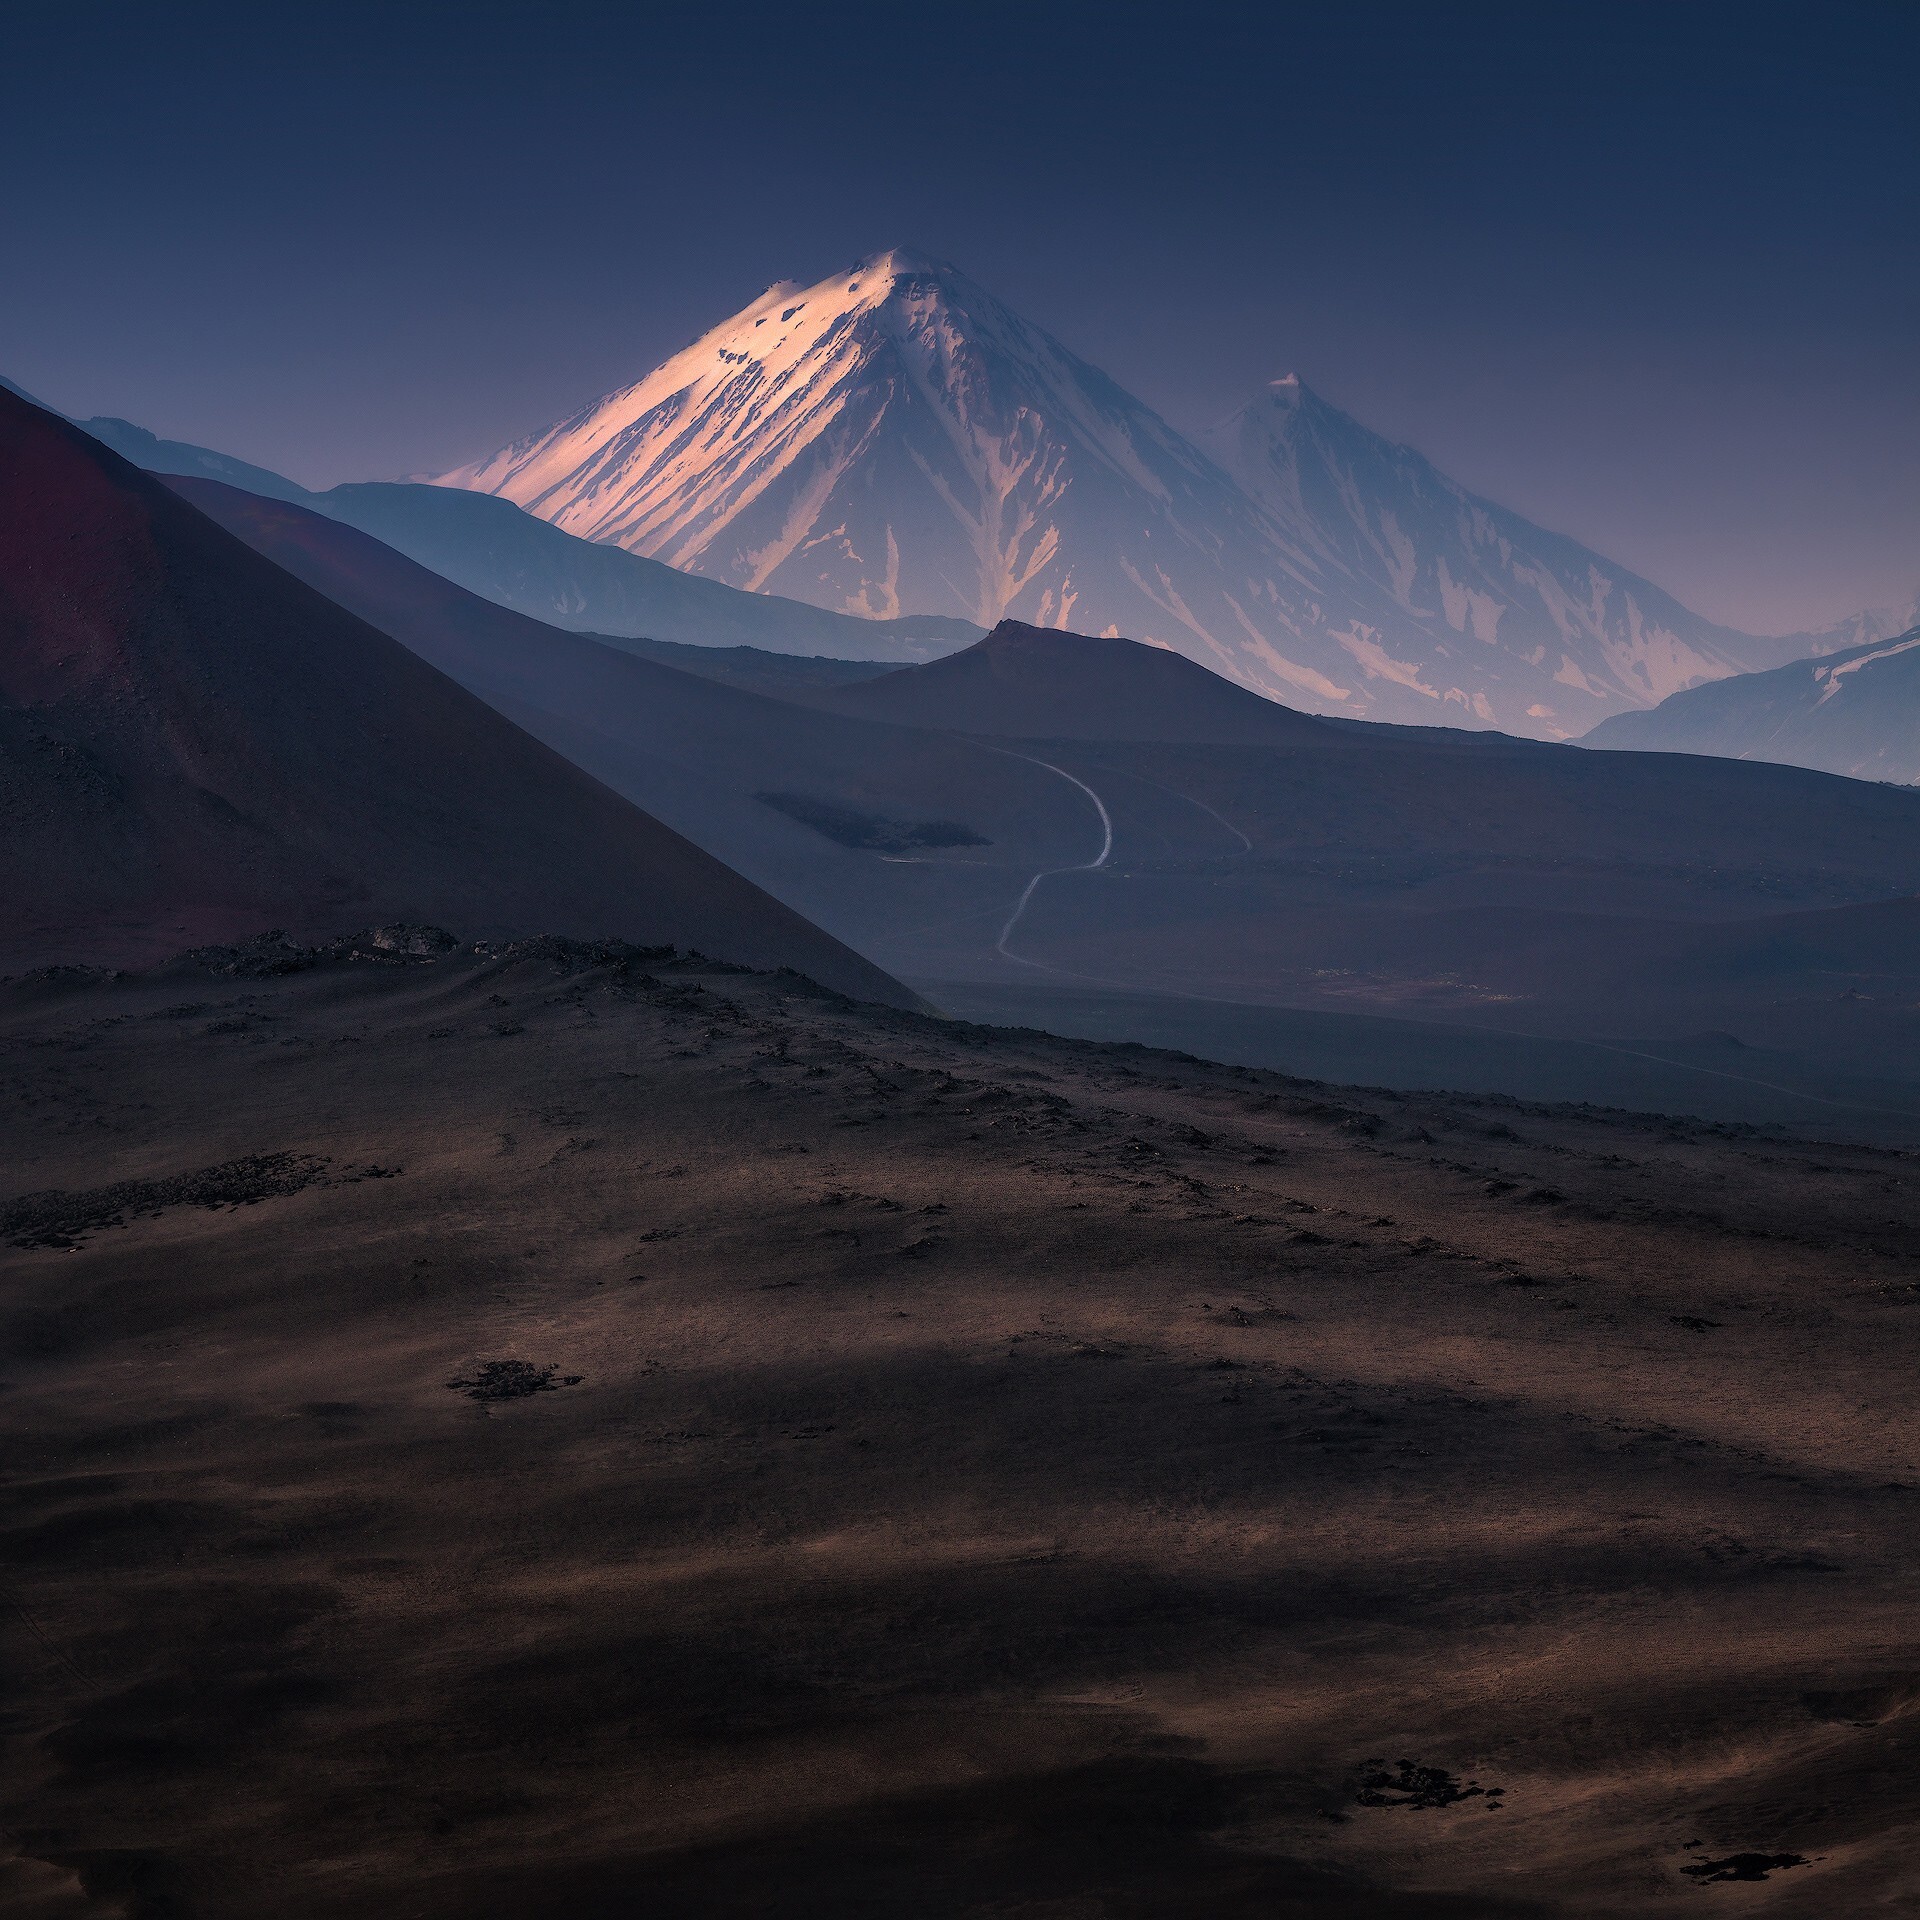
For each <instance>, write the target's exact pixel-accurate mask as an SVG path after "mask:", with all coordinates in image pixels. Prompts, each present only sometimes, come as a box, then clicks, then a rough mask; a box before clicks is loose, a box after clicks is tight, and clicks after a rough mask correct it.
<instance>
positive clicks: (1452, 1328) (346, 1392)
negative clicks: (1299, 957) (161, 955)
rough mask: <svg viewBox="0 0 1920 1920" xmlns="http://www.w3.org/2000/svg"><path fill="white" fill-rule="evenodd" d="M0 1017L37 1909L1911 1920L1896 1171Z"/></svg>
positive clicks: (568, 1004)
mask: <svg viewBox="0 0 1920 1920" xmlns="http://www.w3.org/2000/svg"><path fill="white" fill-rule="evenodd" d="M0 1044H3V1045H4V1048H5V1059H6V1070H5V1093H6V1100H5V1106H4V1111H0V1138H3V1139H4V1142H5V1159H4V1164H5V1166H6V1167H7V1169H8V1173H7V1179H8V1187H7V1195H8V1198H7V1200H6V1201H4V1202H0V1228H3V1229H4V1232H3V1233H0V1239H4V1241H5V1242H6V1243H7V1244H6V1245H5V1246H4V1249H3V1250H0V1304H3V1307H4V1315H5V1324H4V1340H5V1348H4V1351H5V1353H6V1356H7V1357H6V1362H5V1391H4V1393H0V1435H3V1438H0V1451H3V1453H4V1458H5V1461H6V1463H7V1465H6V1478H7V1483H8V1486H7V1505H6V1510H5V1516H4V1530H5V1531H4V1540H5V1553H4V1566H5V1580H6V1591H5V1595H4V1598H5V1602H6V1605H5V1608H4V1611H0V1621H4V1631H5V1632H6V1634H7V1636H8V1638H9V1641H10V1649H9V1652H8V1655H7V1668H8V1671H9V1672H10V1673H11V1674H12V1675H14V1676H15V1685H14V1688H13V1698H12V1700H11V1702H10V1705H9V1712H8V1715H7V1718H6V1721H5V1725H4V1731H5V1734H6V1737H7V1739H8V1742H9V1759H8V1764H7V1768H6V1778H7V1781H8V1786H7V1788H6V1805H5V1808H4V1813H3V1814H0V1826H3V1827H4V1831H5V1833H6V1835H7V1840H8V1846H9V1847H10V1849H11V1853H10V1856H9V1857H8V1858H7V1859H6V1860H5V1862H4V1864H0V1911H5V1912H6V1913H8V1914H19V1915H25V1916H33V1917H34V1920H80V1917H82V1916H84V1917H86V1920H92V1917H93V1916H126V1917H127V1920H142V1917H145V1920H154V1917H157V1916H163V1915H165V1916H204V1917H205V1920H255V1917H256V1916H259V1915H261V1914H263V1913H272V1914H274V1915H275V1916H276V1917H277V1920H322V1917H325V1920H332V1917H333V1916H360V1915H371V1914H377V1915H381V1916H393V1917H394V1920H466V1917H467V1916H474V1915H480V1914H500V1915H512V1916H515V1920H520V1917H521V1916H527V1917H529V1920H538V1916H542V1915H553V1916H561V1915H565V1916H567V1920H592V1917H593V1916H600V1915H606V1916H615V1915H619V1916H626V1915H630V1914H645V1915H647V1916H649V1920H665V1917H669V1916H680V1915H686V1916H694V1915H710V1914H726V1915H758V1916H766V1917H767V1920H800V1917H801V1916H816V1915H817V1916H834V1917H835V1920H843V1917H845V1916H873V1917H874V1920H881V1917H883V1916H884V1917H886V1920H893V1917H894V1916H903V1915H909V1914H911V1915H916V1916H929V1917H930V1920H943V1917H949V1916H950V1917H952V1920H959V1916H975V1917H982V1920H983V1917H984V1916H988V1915H992V1916H996V1920H1007V1917H1010V1916H1026V1917H1028V1920H1100V1917H1102V1916H1112V1917H1113V1920H1147V1917H1149V1916H1153V1917H1156V1920H1157V1917H1159V1916H1169V1917H1171V1916H1185V1915H1207V1916H1211V1917H1216V1920H1217V1917H1231V1916H1240V1915H1245V1916H1255V1915H1257V1916H1260V1920H1323V1917H1324V1920H1332V1916H1336V1915H1337V1916H1353V1915H1366V1916H1374V1915H1379V1916H1387V1917H1389V1920H1391V1917H1393V1916H1403V1917H1405V1920H1416V1917H1418V1920H1441V1917H1442V1916H1445V1917H1446V1920H1500V1917H1501V1916H1514V1917H1515V1920H1519V1917H1520V1916H1541V1917H1543V1920H1544V1917H1546V1916H1573V1915H1612V1916H1639V1915H1661V1914H1667V1913H1675V1914H1694V1913H1699V1912H1702V1911H1705V1910H1707V1909H1709V1908H1711V1909H1714V1910H1720V1909H1724V1910H1726V1911H1729V1912H1739V1913H1765V1914H1768V1915H1777V1916H1806V1917H1807V1920H1812V1917H1813V1916H1830V1915H1835V1914H1843V1913H1844V1914H1855V1913H1867V1912H1874V1913H1887V1914H1895V1913H1913V1912H1920V1845H1916V1832H1917V1831H1920V1770H1917V1769H1916V1765H1915V1762H1916V1759H1917V1758H1920V1644H1917V1643H1916V1629H1915V1621H1914V1610H1913V1582H1914V1576H1915V1572H1916V1569H1917V1568H1920V1460H1917V1459H1916V1438H1915V1433H1914V1428H1913V1421H1912V1403H1913V1402H1912V1381H1913V1377H1914V1365H1915V1360H1916V1358H1917V1357H1920V1234H1916V1231H1915V1228H1916V1222H1917V1218H1920V1186H1917V1185H1916V1177H1915V1166H1916V1163H1915V1160H1914V1159H1913V1157H1912V1156H1911V1155H1909V1154H1906V1153H1903V1152H1899V1151H1895V1150H1891V1149H1887V1148H1874V1147H1848V1146H1839V1145H1808V1144H1800V1143H1796V1142H1794V1141H1791V1140H1786V1139H1783V1138H1781V1137H1778V1136H1768V1135H1766V1134H1762V1133H1759V1132H1756V1131H1754V1130H1752V1129H1749V1128H1744V1127H1741V1126H1738V1125H1732V1124H1727V1125H1705V1124H1697V1123H1677V1122H1670V1121H1663V1120H1656V1119H1646V1118H1633V1117H1630V1116H1627V1115H1624V1114H1621V1113H1616V1112H1608V1111H1602V1110H1593V1109H1584V1110H1583V1109H1576V1108H1569V1107H1547V1106H1532V1105H1521V1104H1517V1103H1515V1102H1513V1101H1511V1100H1502V1099H1498V1098H1492V1097H1476V1096H1468V1095H1440V1094H1426V1095H1394V1094H1379V1093H1367V1094H1360V1093H1355V1092H1353V1091H1351V1090H1347V1091H1342V1090H1338V1089H1333V1088H1329V1087H1326V1086H1322V1085H1317V1084H1312V1083H1308V1082H1304V1081H1301V1080H1292V1079H1288V1078H1285V1077H1283V1076H1281V1075H1279V1074H1277V1073H1273V1072H1268V1071H1259V1070H1254V1069H1250V1068H1239V1067H1227V1066H1216V1065H1211V1064H1207V1063H1204V1062H1200V1061H1195V1060H1192V1059H1187V1058H1183V1057H1181V1056H1177V1055H1171V1054H1156V1053H1152V1052H1149V1051H1146V1050H1144V1049H1141V1048H1138V1047H1126V1046H1116V1045H1102V1044H1095V1043H1091V1042H1085V1041H1075V1040H1065V1039H1054V1038H1050V1037H1048V1036H1046V1035H1043V1034H1034V1033H1009V1032H1006V1031H995V1030H992V1029H985V1028H976V1027H969V1026H966V1025H963V1024H959V1023H956V1022H948V1021H941V1020H936V1019H933V1018H929V1017H924V1016H918V1015H911V1014H903V1013H895V1012H890V1011H886V1010H879V1009H871V1008H865V1007H858V1006H854V1005H851V1004H849V1003H847V1002H845V1001H841V1000H838V999H836V998H833V997H831V996H826V995H822V994H820V993H818V992H817V991H815V990H812V989H810V988H808V987H807V986H806V985H805V983H803V982H800V981H798V980H797V979H796V978H794V977H792V976H765V975H750V974H744V973H738V972H731V971H726V970H721V969H714V968H711V967H708V966H706V965H705V964H704V963H694V962H686V961H679V962H675V961H671V960H663V959H662V958H660V957H657V956H656V957H654V958H652V959H647V958H644V957H642V958H635V957H633V956H632V955H631V954H630V953H629V954H627V955H625V956H622V955H620V954H617V953H613V954H609V953H600V954H597V955H596V954H595V953H592V952H587V951H584V950H579V949H573V948H567V947H563V946H560V945H557V944H554V943H532V944H530V945H528V946H525V947H523V948H519V949H511V950H508V951H506V952H504V953H499V954H493V955H484V954H474V953H462V954H455V955H452V956H449V957H446V958H442V959H438V960H432V961H424V960H423V961H419V962H417V963H409V964H402V963H399V962H395V961H386V962H379V961H374V960H360V961H352V962H349V961H345V960H334V961H329V962H327V963H325V964H321V965H318V966H315V967H311V968H309V969H307V970H305V971H297V972H292V973H288V974H285V975H280V976H272V975H268V974H265V973H262V972H259V971H258V970H257V969H255V968H252V967H250V965H249V964H248V963H247V962H245V961H244V960H243V961H241V962H240V963H239V965H238V970H236V971H222V970H220V967H219V966H217V965H216V966H208V965H205V964H202V965H198V966H189V965H185V964H181V965H176V966H175V967H173V968H171V969H168V970H165V971H164V972H162V973H159V974H154V975H148V976H144V977H139V978H131V979H120V980H109V979H89V978H84V977H78V976H64V977H52V978H47V977H42V978H39V979H35V980H27V981H22V982H15V983H12V984H9V985H7V986H5V987H0Z"/></svg>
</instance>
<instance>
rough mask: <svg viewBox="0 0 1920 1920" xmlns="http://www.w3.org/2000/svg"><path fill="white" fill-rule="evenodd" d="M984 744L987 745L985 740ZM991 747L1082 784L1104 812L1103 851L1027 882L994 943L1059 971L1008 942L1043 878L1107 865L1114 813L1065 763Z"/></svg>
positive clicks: (1016, 958) (1009, 955) (1028, 963)
mask: <svg viewBox="0 0 1920 1920" xmlns="http://www.w3.org/2000/svg"><path fill="white" fill-rule="evenodd" d="M981 744H982V745H985V742H984V741H983V742H981ZM988 751H989V752H990V753H1004V754H1005V755H1006V756H1007V758H1008V759H1009V760H1024V761H1026V763H1027V764H1028V765H1029V766H1033V767H1045V768H1046V770H1047V771H1048V772H1049V773H1057V774H1058V775H1059V776H1060V778H1061V779H1062V780H1064V781H1066V782H1067V783H1068V784H1069V785H1070V786H1075V787H1078V788H1079V789H1080V791H1081V792H1082V793H1084V794H1085V795H1086V796H1087V798H1088V799H1089V800H1091V801H1092V802H1093V805H1094V810H1095V811H1096V812H1097V813H1098V814H1099V815H1100V851H1099V852H1098V853H1097V854H1095V855H1094V857H1093V858H1092V859H1091V860H1082V861H1080V862H1079V863H1078V864H1077V865H1075V866H1071V867H1048V868H1046V869H1045V870H1044V871H1042V872H1040V873H1036V874H1035V875H1034V876H1033V878H1032V879H1031V880H1029V881H1028V882H1027V885H1026V890H1025V891H1024V892H1023V893H1022V894H1021V895H1020V898H1019V900H1018V902H1017V903H1016V904H1015V906H1014V909H1013V911H1012V912H1011V913H1010V914H1009V915H1008V916H1007V924H1006V925H1005V926H1004V927H1002V928H1001V929H1000V938H999V939H998V940H996V941H995V942H994V943H993V949H994V951H995V952H996V953H997V954H999V955H1000V957H1001V958H1002V959H1003V960H1011V961H1013V962H1014V963H1015V964H1016V965H1018V966H1022V967H1038V968H1039V969H1040V971H1041V972H1042V973H1054V972H1057V971H1058V969H1057V968H1054V967H1049V966H1048V965H1047V964H1046V963H1045V962H1044V961H1041V960H1027V959H1024V958H1022V957H1021V955H1019V954H1017V953H1014V952H1013V951H1012V950H1011V949H1010V948H1009V947H1008V946H1007V942H1008V940H1009V939H1010V938H1011V937H1012V935H1013V930H1014V928H1015V927H1017V926H1018V925H1019V924H1020V916H1021V915H1022V914H1024V913H1025V912H1026V910H1027V906H1028V903H1029V902H1030V901H1031V900H1032V899H1033V896H1034V891H1035V889H1036V888H1037V887H1038V886H1039V885H1040V882H1041V881H1042V880H1051V879H1052V878H1053V877H1054V876H1055V875H1056V874H1061V873H1092V872H1093V871H1094V870H1095V868H1097V867H1104V866H1105V865H1106V864H1107V862H1108V861H1109V860H1110V859H1112V858H1113V815H1112V814H1110V813H1109V812H1108V811H1107V803H1106V802H1105V801H1104V800H1102V799H1101V798H1100V796H1099V795H1098V794H1097V793H1095V792H1094V790H1093V789H1092V788H1091V787H1090V786H1088V785H1087V783H1086V782H1085V781H1084V780H1076V779H1075V778H1074V777H1073V775H1072V774H1070V773H1069V772H1067V770H1066V769H1065V768H1064V767H1056V766H1055V765H1054V764H1053V762H1052V761H1051V760H1036V759H1035V758H1034V757H1033V755H1032V754H1030V753H1015V752H1014V751H1013V750H1012V749H1011V748H1009V747H990V748H988Z"/></svg>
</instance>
